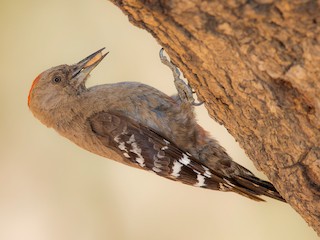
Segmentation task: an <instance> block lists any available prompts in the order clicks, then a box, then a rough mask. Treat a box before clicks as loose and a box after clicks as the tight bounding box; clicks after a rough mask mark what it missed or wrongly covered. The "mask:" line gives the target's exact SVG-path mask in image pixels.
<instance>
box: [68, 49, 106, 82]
mask: <svg viewBox="0 0 320 240" xmlns="http://www.w3.org/2000/svg"><path fill="white" fill-rule="evenodd" d="M104 49H105V48H101V49H100V50H98V51H96V52H94V53H92V54H91V55H89V56H88V57H86V58H84V59H83V60H81V61H80V62H78V63H76V64H74V65H72V68H73V69H72V79H73V80H76V82H77V85H80V84H82V83H84V82H85V80H86V79H87V77H88V75H89V74H90V72H91V71H92V70H93V69H94V68H95V67H96V66H97V65H98V64H99V63H100V62H101V61H102V59H104V57H105V56H107V55H108V53H109V52H107V53H105V54H103V53H102V51H103V50H104Z"/></svg>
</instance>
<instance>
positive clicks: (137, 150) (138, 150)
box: [127, 134, 145, 167]
mask: <svg viewBox="0 0 320 240" xmlns="http://www.w3.org/2000/svg"><path fill="white" fill-rule="evenodd" d="M127 143H128V144H131V147H132V149H131V150H130V152H133V153H135V154H136V155H137V157H136V159H135V160H136V162H137V163H139V165H140V166H141V167H145V164H144V158H143V157H142V155H141V152H142V151H141V148H139V147H138V144H137V143H136V140H135V138H134V135H133V134H132V135H131V136H130V138H129V140H128V141H127Z"/></svg>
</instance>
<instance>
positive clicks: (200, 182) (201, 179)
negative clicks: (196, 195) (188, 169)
mask: <svg viewBox="0 0 320 240" xmlns="http://www.w3.org/2000/svg"><path fill="white" fill-rule="evenodd" d="M197 181H198V182H197V183H196V184H194V186H195V187H204V186H205V185H206V184H205V183H204V181H205V176H203V175H201V174H198V175H197Z"/></svg>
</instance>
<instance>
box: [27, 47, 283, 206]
mask: <svg viewBox="0 0 320 240" xmlns="http://www.w3.org/2000/svg"><path fill="white" fill-rule="evenodd" d="M102 50H103V49H101V50H99V51H97V52H95V53H94V54H92V55H90V56H89V57H87V58H85V59H84V60H82V61H80V62H79V63H77V64H74V65H70V66H69V65H60V66H57V67H53V68H51V69H49V70H47V71H45V72H43V73H41V74H40V75H39V76H38V77H37V78H36V79H35V80H34V82H33V84H32V87H31V89H30V93H29V99H28V105H29V107H30V109H31V111H32V112H33V114H34V115H35V117H36V118H38V119H39V120H40V121H41V122H42V123H43V124H45V125H46V126H48V127H52V128H54V129H55V130H56V131H57V132H58V133H60V134H61V135H62V136H64V137H66V138H68V139H70V140H71V141H73V142H74V143H76V144H77V145H79V146H80V147H82V148H84V149H86V150H88V151H91V152H93V153H95V154H98V155H101V156H104V157H106V158H110V159H113V160H116V161H118V162H122V163H124V164H127V165H130V166H133V167H136V168H141V169H144V170H148V171H153V172H155V173H156V174H158V175H160V176H163V177H166V178H168V179H172V180H176V181H180V182H182V183H185V184H189V185H194V186H198V187H203V188H208V189H214V190H221V191H232V192H237V193H239V194H241V195H244V196H246V197H249V198H251V199H253V200H257V201H261V200H262V199H261V198H260V197H259V196H260V195H265V196H268V197H271V198H274V199H278V200H281V201H284V200H283V198H282V197H281V196H280V194H279V193H278V192H277V190H276V189H275V188H274V187H273V185H272V184H271V183H269V182H266V181H263V180H260V179H258V178H257V177H255V176H254V175H253V174H252V173H251V172H250V171H249V170H247V169H245V168H244V167H242V166H240V165H239V164H237V163H236V162H234V161H232V159H231V158H230V157H229V156H228V155H227V153H226V152H225V150H224V148H223V147H221V146H220V145H219V144H218V143H217V141H215V140H214V139H212V138H210V137H209V135H208V134H207V132H205V131H204V130H203V129H202V128H201V127H200V126H199V125H198V124H197V123H196V120H195V116H194V112H193V104H192V102H191V101H190V99H188V98H185V97H184V96H183V95H182V94H184V91H187V90H184V88H185V86H186V85H184V83H183V82H182V81H181V80H180V79H179V78H178V75H177V73H178V70H177V69H176V68H175V67H174V65H172V64H171V63H168V62H166V61H167V60H166V58H165V57H163V55H161V60H162V61H163V62H164V63H165V64H166V65H168V66H169V67H170V68H171V69H172V70H173V71H174V75H175V84H176V87H177V89H178V92H179V95H178V96H174V97H169V96H167V95H166V94H164V93H162V92H160V91H158V90H157V89H155V88H153V87H150V86H147V85H144V84H141V83H135V82H122V83H115V84H105V85H99V86H94V87H91V88H86V87H85V81H86V79H87V78H88V76H89V73H90V72H91V71H92V69H93V68H94V67H96V66H97V65H98V64H99V62H101V61H102V59H103V58H104V57H105V56H106V55H107V54H104V55H103V54H102ZM181 84H182V85H181ZM180 85H181V86H182V87H181V86H180ZM181 92H182V93H181ZM186 95H187V94H186Z"/></svg>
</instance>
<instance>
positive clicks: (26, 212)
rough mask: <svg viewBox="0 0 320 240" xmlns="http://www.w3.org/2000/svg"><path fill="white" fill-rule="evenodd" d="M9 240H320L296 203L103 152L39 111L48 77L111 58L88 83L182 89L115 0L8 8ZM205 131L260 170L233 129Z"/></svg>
mask: <svg viewBox="0 0 320 240" xmlns="http://www.w3.org/2000/svg"><path fill="white" fill-rule="evenodd" d="M0 4H1V5H0V29H1V38H0V41H1V45H0V49H1V51H0V52H1V54H0V66H1V72H0V74H1V80H0V91H1V92H0V104H1V116H0V117H1V118H0V130H1V135H0V149H1V151H0V153H1V156H0V239H1V240H31V239H32V240H51V239H52V240H56V239H59V240H60V239H61V240H73V239H77V240H87V239H88V240H89V239H95V240H100V239H101V240H102V239H111V240H113V239H114V240H118V239H119V240H127V239H128V240H129V239H130V240H131V239H133V240H135V239H141V240H144V239H155V240H156V239H159V240H160V239H169V240H170V239H185V240H189V239H200V240H204V239H219V240H229V239H260V240H264V239H265V240H267V239H268V240H269V239H291V240H300V239H311V240H312V239H318V237H317V236H316V234H315V233H314V232H313V230H312V229H311V228H310V227H308V226H307V224H306V223H305V222H304V221H303V220H302V218H301V217H300V216H299V215H298V214H297V213H296V212H295V211H294V210H293V209H292V208H290V207H289V206H288V205H286V204H283V203H280V202H277V201H274V200H269V199H268V201H267V202H266V203H255V202H253V201H250V200H247V199H245V198H243V197H241V196H238V195H236V194H232V193H221V192H214V191H208V190H203V189H197V188H193V187H189V186H185V185H182V184H179V183H176V182H172V181H169V180H166V179H163V178H160V177H157V176H156V175H153V174H151V173H148V172H144V171H140V170H136V169H133V168H129V167H127V166H124V165H121V164H118V163H116V162H113V161H109V160H107V159H104V158H102V157H99V156H95V155H93V154H91V153H88V152H86V151H85V150H82V149H80V148H79V147H77V146H76V145H74V144H72V143H71V142H69V141H68V140H66V139H64V138H62V137H60V136H59V135H58V134H57V133H55V132H54V131H53V130H52V129H48V128H46V127H44V126H43V125H42V124H41V123H40V122H39V121H38V120H36V119H35V118H34V117H33V116H32V114H31V112H30V111H29V109H28V106H27V96H28V91H29V88H30V86H31V83H32V81H33V79H34V78H35V77H36V76H37V75H38V74H39V73H40V72H42V71H43V70H45V69H47V68H49V67H52V66H55V65H59V64H63V63H68V64H72V63H76V62H78V61H79V60H81V59H82V58H84V57H86V56H87V55H89V54H90V53H92V52H94V51H95V50H98V49H100V48H101V47H106V49H107V51H110V54H109V55H108V56H107V58H106V59H105V60H104V61H103V62H102V63H101V64H100V65H99V66H98V67H97V68H96V69H95V70H94V71H93V73H92V76H91V78H90V80H89V81H88V85H95V84H102V83H111V82H118V81H140V82H143V83H147V84H149V85H152V86H154V87H156V88H158V89H160V90H162V91H164V92H165V93H167V94H174V93H175V89H174V86H173V81H172V80H173V78H172V75H171V72H170V70H169V69H168V68H167V67H166V66H164V65H162V64H161V63H160V60H159V58H158V52H159V50H160V48H161V46H160V45H159V44H158V43H157V42H156V41H155V40H154V39H153V38H152V37H151V36H150V35H149V34H148V33H147V32H146V31H143V30H141V29H138V28H136V27H134V26H133V25H131V24H130V23H129V22H128V20H127V17H126V16H125V15H123V14H122V12H121V11H120V10H119V9H118V8H117V7H115V6H114V5H112V4H111V3H110V2H108V1H106V0H82V1H77V0H68V1H65V0H46V1H41V0H29V1H23V0H10V1H9V0H2V1H1V3H0ZM197 115H198V119H199V120H200V122H201V124H202V125H203V126H204V127H205V128H206V129H207V130H209V131H210V132H212V134H213V135H214V136H215V137H216V138H217V139H218V140H219V141H220V143H221V144H222V145H223V146H225V148H226V149H227V150H228V152H229V154H230V155H231V156H232V157H233V158H234V159H236V161H238V162H239V163H241V164H243V165H245V166H246V167H247V168H249V169H250V170H253V171H254V172H255V173H256V174H258V175H259V176H260V177H263V175H262V174H261V173H257V171H255V168H254V166H253V164H252V163H251V161H250V160H248V159H247V158H246V156H245V154H244V152H243V151H242V150H241V149H240V148H239V146H238V144H237V143H235V141H234V140H233V138H232V137H231V136H230V135H229V134H228V132H227V131H226V130H225V129H224V128H223V127H222V126H219V125H218V124H216V123H215V122H214V121H213V120H212V119H210V118H209V117H208V116H207V113H206V110H205V108H204V107H199V108H197Z"/></svg>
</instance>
